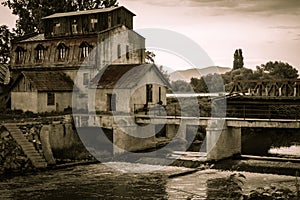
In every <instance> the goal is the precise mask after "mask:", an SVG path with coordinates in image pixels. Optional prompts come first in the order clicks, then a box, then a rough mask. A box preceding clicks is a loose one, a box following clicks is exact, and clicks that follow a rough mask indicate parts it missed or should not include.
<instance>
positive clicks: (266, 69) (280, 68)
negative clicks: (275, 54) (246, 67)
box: [256, 61, 298, 79]
mask: <svg viewBox="0 0 300 200" xmlns="http://www.w3.org/2000/svg"><path fill="white" fill-rule="evenodd" d="M256 71H257V73H258V74H261V75H263V76H264V78H270V79H296V78H298V70H297V69H295V68H294V67H292V66H291V65H290V64H288V63H284V62H281V61H279V62H278V61H275V62H271V61H270V62H268V63H266V64H262V65H260V66H257V67H256Z"/></svg>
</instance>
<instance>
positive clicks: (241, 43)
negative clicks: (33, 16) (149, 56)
mask: <svg viewBox="0 0 300 200" xmlns="http://www.w3.org/2000/svg"><path fill="white" fill-rule="evenodd" d="M2 1H3V0H0V2H2ZM119 3H120V5H123V6H125V7H127V8H128V9H129V10H131V11H132V12H134V13H135V14H136V15H137V16H136V17H135V20H134V22H135V28H136V29H140V28H164V29H169V30H172V31H175V32H178V33H181V34H184V35H186V36H187V37H188V38H190V39H192V40H194V41H195V42H196V43H197V44H199V45H200V46H201V47H202V48H203V49H204V50H205V51H206V52H207V54H208V55H209V56H210V58H211V59H212V60H213V62H214V64H215V65H218V66H223V67H232V62H233V54H234V51H235V49H237V48H241V49H242V50H243V54H244V61H245V67H249V68H255V66H257V65H260V64H262V63H266V62H268V61H270V60H273V61H275V60H280V61H284V62H288V63H290V64H291V65H293V66H295V67H297V68H298V69H299V71H300V1H299V0H251V1H250V0H119ZM0 15H1V17H0V24H8V25H9V26H10V27H13V26H14V21H15V19H16V18H14V17H13V16H12V15H11V14H10V12H9V11H8V10H7V9H5V8H3V6H2V5H1V7H0ZM174 42H176V41H174ZM156 54H157V58H156V62H157V63H158V64H163V65H168V66H170V67H172V68H174V69H180V68H182V69H184V67H189V66H188V65H189V64H188V63H186V62H184V61H183V60H181V59H179V58H176V57H175V56H172V55H170V54H169V55H167V54H166V53H159V52H157V53H156ZM198 67H206V66H198Z"/></svg>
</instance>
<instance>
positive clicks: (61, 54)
mask: <svg viewBox="0 0 300 200" xmlns="http://www.w3.org/2000/svg"><path fill="white" fill-rule="evenodd" d="M57 50H58V60H60V61H63V60H65V58H66V55H67V46H66V45H65V44H63V43H60V44H59V45H58V46H57Z"/></svg>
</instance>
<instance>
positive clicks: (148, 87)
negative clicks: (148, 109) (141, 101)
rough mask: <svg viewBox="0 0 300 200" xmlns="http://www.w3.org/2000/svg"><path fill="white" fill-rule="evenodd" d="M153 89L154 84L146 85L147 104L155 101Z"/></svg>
mask: <svg viewBox="0 0 300 200" xmlns="http://www.w3.org/2000/svg"><path fill="white" fill-rule="evenodd" d="M152 89H153V85H152V84H147V85H146V100H147V103H148V102H152V101H153V91H152Z"/></svg>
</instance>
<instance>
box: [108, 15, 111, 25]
mask: <svg viewBox="0 0 300 200" xmlns="http://www.w3.org/2000/svg"><path fill="white" fill-rule="evenodd" d="M110 27H111V16H108V28H110Z"/></svg>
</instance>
